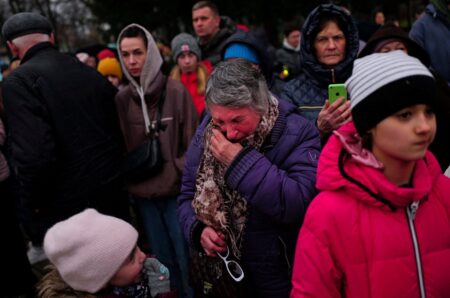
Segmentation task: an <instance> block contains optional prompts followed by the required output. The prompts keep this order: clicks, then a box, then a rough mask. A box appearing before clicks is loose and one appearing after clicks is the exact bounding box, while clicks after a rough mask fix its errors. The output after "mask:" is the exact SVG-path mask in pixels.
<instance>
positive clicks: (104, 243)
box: [44, 209, 138, 293]
mask: <svg viewBox="0 0 450 298" xmlns="http://www.w3.org/2000/svg"><path fill="white" fill-rule="evenodd" d="M137 238H138V233H137V231H136V229H135V228H133V226H131V225H130V224H129V223H127V222H125V221H123V220H121V219H119V218H115V217H112V216H108V215H103V214H100V213H98V212H97V211H96V210H95V209H86V210H84V211H83V212H81V213H78V214H76V215H74V216H72V217H70V218H68V219H67V220H64V221H61V222H59V223H57V224H55V225H54V226H53V227H51V228H50V229H49V230H48V231H47V233H46V234H45V238H44V251H45V254H46V255H47V257H48V258H49V260H50V261H51V262H52V263H53V265H55V267H56V269H57V270H58V272H59V274H60V275H61V277H62V278H63V280H64V281H65V282H66V283H67V284H68V285H69V286H70V287H72V288H73V289H75V290H77V291H85V292H89V293H96V292H98V291H99V290H101V289H102V288H103V287H104V286H105V285H106V283H107V282H108V281H109V280H110V279H111V278H112V277H113V275H114V274H115V273H116V272H117V270H118V269H119V268H120V266H121V265H122V264H123V262H124V261H125V260H126V258H127V257H128V256H129V255H130V254H131V252H132V251H133V249H134V247H135V246H136V242H137Z"/></svg>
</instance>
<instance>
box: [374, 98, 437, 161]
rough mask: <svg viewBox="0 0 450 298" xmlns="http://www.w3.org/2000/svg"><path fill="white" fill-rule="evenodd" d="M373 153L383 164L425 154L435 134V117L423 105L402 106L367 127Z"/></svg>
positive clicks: (420, 156) (415, 158) (416, 157)
mask: <svg viewBox="0 0 450 298" xmlns="http://www.w3.org/2000/svg"><path fill="white" fill-rule="evenodd" d="M370 132H371V134H372V142H373V146H372V152H373V153H374V155H375V156H376V157H377V159H378V160H379V161H381V162H383V163H384V164H390V163H391V162H394V161H404V162H410V161H416V160H419V159H421V158H423V157H424V155H425V152H426V150H427V149H428V146H429V145H430V144H431V142H432V141H433V139H434V136H435V134H436V117H435V115H434V112H433V111H432V109H431V108H430V107H428V106H427V105H424V104H419V105H414V106H411V107H408V108H405V109H402V110H400V111H398V112H397V113H395V114H394V115H391V116H389V117H387V118H386V119H384V120H383V121H381V122H380V123H378V124H377V125H376V126H375V127H374V128H373V129H371V130H370Z"/></svg>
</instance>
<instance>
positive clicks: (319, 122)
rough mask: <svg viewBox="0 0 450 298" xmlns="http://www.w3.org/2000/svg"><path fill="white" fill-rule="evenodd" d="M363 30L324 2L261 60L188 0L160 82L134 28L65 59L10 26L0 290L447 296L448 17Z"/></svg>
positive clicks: (21, 20)
mask: <svg viewBox="0 0 450 298" xmlns="http://www.w3.org/2000/svg"><path fill="white" fill-rule="evenodd" d="M375 16H376V22H377V24H378V25H377V27H376V28H377V30H376V31H374V32H372V34H371V35H370V38H368V39H366V40H361V34H360V32H361V30H360V29H359V25H360V24H359V23H358V22H357V21H356V20H354V18H353V17H352V15H351V14H350V12H349V11H348V10H347V9H345V8H344V7H341V6H338V5H335V4H321V5H319V6H317V7H316V8H314V9H313V10H312V11H311V12H309V14H308V15H307V17H306V20H305V22H304V24H303V25H302V27H300V26H299V25H295V24H292V23H289V24H286V27H285V30H284V32H283V42H282V47H281V48H280V49H278V50H276V51H271V49H270V47H269V46H268V45H267V43H266V41H264V40H263V39H262V38H261V37H260V36H259V35H258V34H257V33H256V32H255V31H253V30H252V29H251V28H249V27H247V26H243V25H238V24H236V23H235V22H234V21H233V20H232V19H231V18H230V17H227V16H221V15H220V13H219V10H218V7H217V6H216V5H215V4H214V3H213V2H210V1H199V2H197V3H195V4H194V5H193V7H192V27H193V29H194V32H195V34H189V33H187V32H181V33H179V34H177V35H176V36H174V37H173V39H172V41H171V43H170V45H171V46H170V47H171V59H172V65H173V67H171V70H170V71H168V72H166V71H163V64H164V57H163V53H162V49H161V46H160V45H159V44H158V43H157V41H156V40H155V38H154V36H153V35H152V33H151V31H150V30H149V28H145V27H144V26H142V25H140V24H135V23H132V24H128V25H126V26H125V27H124V28H123V29H122V31H121V32H120V34H119V35H118V36H117V44H116V47H115V48H106V47H105V48H102V49H100V50H99V51H98V52H97V53H95V55H92V54H91V53H87V52H85V51H78V52H77V53H76V54H67V53H62V52H60V51H59V50H58V49H57V47H56V46H55V40H54V38H55V37H54V30H53V28H52V26H51V24H50V22H49V20H48V19H47V18H46V17H44V16H42V15H40V14H37V13H31V12H21V13H17V14H15V15H13V16H11V17H10V18H8V19H7V20H6V21H5V22H4V24H3V25H2V32H1V34H2V37H3V39H4V40H5V41H6V43H7V45H8V48H9V50H10V52H11V54H12V55H13V56H14V57H15V59H14V61H17V62H15V63H14V64H13V63H11V66H10V67H9V68H4V69H3V68H2V85H1V105H0V149H1V151H0V197H1V198H3V199H4V200H5V205H4V209H3V210H4V211H3V216H4V218H5V219H7V221H8V224H7V225H4V229H3V232H4V235H5V236H6V237H7V239H8V245H7V252H5V253H6V255H8V256H9V257H8V258H7V260H6V262H7V267H6V268H8V271H11V272H14V274H10V275H9V276H8V277H7V286H5V287H4V292H5V295H6V296H7V297H19V296H23V297H47V298H50V297H160V298H161V297H276V298H278V297H280V298H282V297H403V296H406V297H427V296H430V297H447V296H450V284H449V283H448V281H447V280H448V277H447V276H446V273H445V272H446V269H447V267H448V266H450V195H449V194H450V180H449V178H448V177H446V175H447V176H450V139H449V134H450V77H449V71H450V51H449V49H450V46H447V45H448V44H446V43H448V41H449V40H450V29H449V28H450V5H449V4H448V3H447V2H446V1H445V0H431V2H430V4H429V5H428V6H427V7H426V8H425V10H424V12H423V14H422V15H421V16H420V17H419V18H418V19H417V21H416V22H415V23H414V24H413V26H412V28H411V30H410V32H409V34H408V33H407V32H406V31H404V30H403V29H402V28H400V27H398V24H395V23H394V22H388V21H387V20H385V18H384V15H383V13H382V12H381V11H377V13H376V14H375ZM436 36H439V38H438V39H437V37H436ZM19 63H20V64H19ZM3 70H4V72H3ZM331 84H341V86H342V87H343V88H344V87H345V89H346V91H347V92H348V97H345V96H341V95H339V96H338V98H337V100H335V101H333V102H331V101H330V99H331V98H330V94H329V86H330V85H331ZM444 172H445V173H444ZM141 249H142V250H141ZM41 262H44V263H45V264H50V265H49V267H47V268H46V269H45V270H44V276H37V275H36V274H35V273H34V272H33V270H32V266H35V265H36V264H38V263H41ZM12 268H14V269H12ZM18 280H20V286H16V284H17V281H18Z"/></svg>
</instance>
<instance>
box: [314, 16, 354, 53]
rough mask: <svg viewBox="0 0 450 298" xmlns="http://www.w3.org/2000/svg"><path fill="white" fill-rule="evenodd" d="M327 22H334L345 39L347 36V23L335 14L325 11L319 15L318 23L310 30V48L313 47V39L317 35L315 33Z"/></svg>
mask: <svg viewBox="0 0 450 298" xmlns="http://www.w3.org/2000/svg"><path fill="white" fill-rule="evenodd" d="M329 22H333V23H335V24H336V26H338V28H339V29H340V30H341V31H342V32H343V33H344V36H345V39H347V38H348V30H347V25H346V24H345V21H344V20H343V19H342V18H340V17H339V16H337V15H335V14H331V13H327V12H325V13H323V14H321V15H320V16H319V19H318V24H317V26H316V28H314V30H313V32H312V35H311V37H312V38H311V48H312V49H314V41H315V39H316V37H317V34H319V32H320V31H322V30H323V29H324V28H325V26H326V25H327V24H328V23H329Z"/></svg>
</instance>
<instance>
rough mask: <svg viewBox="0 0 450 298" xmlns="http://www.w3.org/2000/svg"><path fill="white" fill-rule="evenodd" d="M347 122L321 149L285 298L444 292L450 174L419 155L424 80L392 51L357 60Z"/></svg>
mask: <svg viewBox="0 0 450 298" xmlns="http://www.w3.org/2000/svg"><path fill="white" fill-rule="evenodd" d="M346 87H347V89H348V91H349V93H350V95H351V108H352V117H353V123H348V124H346V125H344V126H342V127H341V128H340V129H339V130H338V131H335V132H334V135H333V136H332V137H331V138H330V140H329V141H328V143H327V145H326V146H325V148H324V149H323V151H322V153H321V156H320V159H319V166H318V171H317V185H316V186H317V188H318V189H319V190H320V191H321V192H320V194H319V195H318V196H317V197H316V198H315V199H314V200H313V202H312V204H311V205H310V207H309V209H308V211H307V214H306V217H305V222H304V224H303V226H302V229H301V231H300V235H299V239H298V242H297V248H296V255H295V261H294V271H293V278H292V283H293V289H292V292H291V297H321V298H322V297H383V298H386V297H395V298H398V297H450V282H449V276H448V268H449V267H450V179H449V178H447V177H445V176H444V175H442V171H441V169H440V167H439V164H438V163H437V161H436V159H435V158H434V156H433V155H432V154H431V153H430V152H428V151H427V148H428V146H429V144H430V143H431V142H432V140H433V138H434V135H435V132H436V119H435V116H434V113H433V110H432V107H433V105H434V98H435V92H436V91H435V85H434V79H433V77H432V75H431V74H430V72H429V71H428V70H427V69H426V67H425V66H423V65H422V64H421V63H420V62H419V60H417V59H415V58H413V57H411V56H407V55H405V54H404V53H402V52H401V51H394V52H390V53H382V54H373V55H370V56H366V57H364V58H361V59H357V60H356V61H355V64H354V69H353V75H352V76H351V77H350V78H349V79H348V80H347V82H346Z"/></svg>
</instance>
